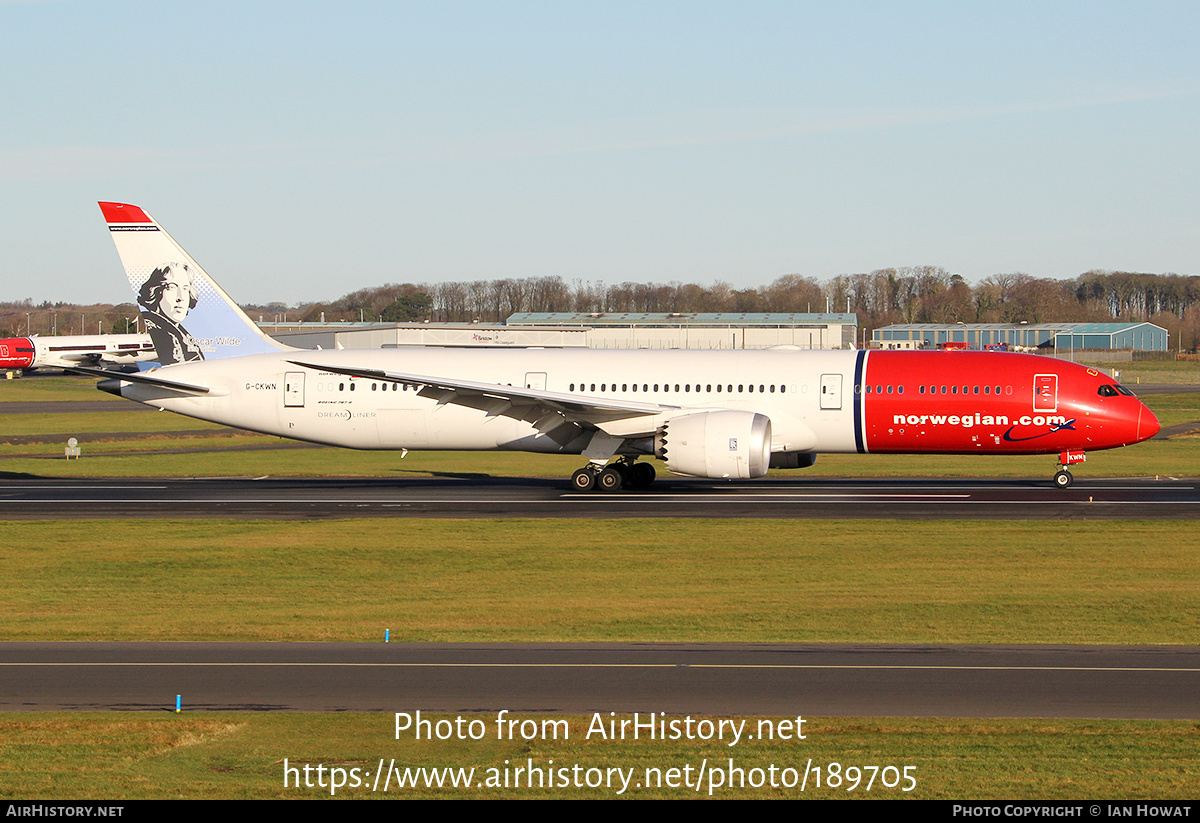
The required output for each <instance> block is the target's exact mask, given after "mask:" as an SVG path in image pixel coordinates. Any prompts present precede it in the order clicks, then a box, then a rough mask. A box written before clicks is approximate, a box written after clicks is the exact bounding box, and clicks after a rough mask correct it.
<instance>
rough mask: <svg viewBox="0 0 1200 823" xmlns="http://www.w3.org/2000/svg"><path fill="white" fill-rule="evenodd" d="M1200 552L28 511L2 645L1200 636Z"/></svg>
mask: <svg viewBox="0 0 1200 823" xmlns="http://www.w3.org/2000/svg"><path fill="white" fill-rule="evenodd" d="M97 535H105V536H109V537H106V538H99V539H98V538H97ZM1198 552H1200V528H1198V527H1196V526H1195V525H1193V524H1186V523H1185V524H1181V523H1178V522H1146V523H1136V522H1134V523H1126V522H1119V521H1118V522H1113V521H1102V522H1074V523H1055V522H1049V523H1047V522H1037V523H1010V524H997V523H994V522H988V521H949V522H906V523H905V525H904V528H903V529H897V528H896V526H895V524H894V523H890V522H887V521H872V520H865V521H857V520H856V521H823V522H822V523H821V524H820V527H819V528H813V527H811V526H809V525H807V524H805V523H804V522H803V521H774V520H727V519H722V520H620V521H605V522H604V523H603V525H602V526H599V527H598V526H597V525H596V521H572V520H528V521H526V520H519V519H512V520H500V521H489V520H463V521H454V520H422V519H405V520H390V519H389V520H347V521H332V522H312V521H285V522H280V521H273V522H255V521H249V522H248V521H216V520H212V521H205V526H204V527H203V528H197V525H196V522H195V521H190V520H189V521H162V520H145V521H138V520H129V521H122V520H115V521H104V522H103V523H99V522H97V523H90V522H87V521H71V522H49V523H46V522H42V523H39V522H24V521H22V522H9V523H0V564H2V565H3V566H4V567H5V568H7V569H9V570H11V571H12V572H15V573H19V579H20V580H21V585H20V586H14V587H11V588H10V589H9V590H8V591H7V593H6V596H5V597H4V598H3V599H2V600H0V639H2V640H354V641H375V640H378V639H380V638H381V637H383V633H384V631H385V630H387V629H390V630H391V633H392V638H393V639H394V640H413V641H519V642H529V641H587V642H590V641H596V642H600V641H664V642H692V641H695V642H723V641H729V642H746V643H767V642H813V643H819V642H863V643H1118V644H1121V643H1134V644H1195V643H1200V566H1198V565H1197V564H1196V562H1195V559H1196V556H1197V553H1198ZM115 603H120V604H121V605H120V608H114V605H113V604H115Z"/></svg>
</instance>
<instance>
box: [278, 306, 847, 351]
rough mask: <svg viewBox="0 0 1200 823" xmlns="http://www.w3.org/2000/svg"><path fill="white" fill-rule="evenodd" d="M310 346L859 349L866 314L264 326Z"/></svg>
mask: <svg viewBox="0 0 1200 823" xmlns="http://www.w3.org/2000/svg"><path fill="white" fill-rule="evenodd" d="M259 326H260V327H261V328H262V329H263V331H265V332H266V333H267V334H270V335H271V336H272V337H274V338H275V339H277V340H279V341H280V342H281V343H286V344H288V345H290V346H297V347H299V348H304V349H315V348H318V347H320V348H322V349H336V348H339V347H341V348H345V349H377V348H385V349H386V348H408V347H415V346H442V347H463V348H472V347H476V346H499V347H505V348H523V347H524V348H528V347H534V346H542V347H546V348H593V349H766V348H770V347H772V346H795V347H797V348H800V349H851V348H854V344H855V340H856V337H857V335H858V317H857V315H855V314H837V313H738V312H712V313H669V312H657V313H655V312H596V313H587V312H583V313H573V312H528V313H522V314H514V315H512V316H510V317H509V318H508V319H507V320H506V321H505V322H504V323H501V324H497V323H278V324H275V323H260V324H259Z"/></svg>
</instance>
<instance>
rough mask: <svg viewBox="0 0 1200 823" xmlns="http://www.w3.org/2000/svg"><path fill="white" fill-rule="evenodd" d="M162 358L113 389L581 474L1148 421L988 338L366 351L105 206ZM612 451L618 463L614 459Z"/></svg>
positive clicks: (175, 407)
mask: <svg viewBox="0 0 1200 823" xmlns="http://www.w3.org/2000/svg"><path fill="white" fill-rule="evenodd" d="M100 206H101V209H102V210H103V212H104V216H105V218H106V220H107V221H108V225H109V229H110V231H111V233H112V237H113V240H114V241H115V242H116V244H117V250H118V252H119V253H120V255H121V260H122V262H123V263H124V265H125V270H126V273H127V274H128V277H129V281H130V285H131V286H132V287H133V290H134V293H135V295H137V300H138V302H139V303H140V304H141V306H142V309H143V312H144V318H145V321H146V324H147V327H148V328H149V330H150V334H151V336H152V337H153V339H154V343H155V346H156V347H157V349H158V360H159V362H160V363H162V364H163V367H162V368H159V369H156V370H153V371H150V372H143V373H140V374H137V375H120V374H109V373H107V372H104V371H103V370H98V369H80V371H88V372H89V373H92V374H99V375H101V376H105V377H109V378H110V379H106V380H104V381H103V382H101V383H100V388H102V389H104V390H105V391H109V392H112V393H113V394H118V395H120V396H122V397H127V398H129V399H131V400H136V401H138V402H141V403H145V404H147V405H151V406H155V407H157V408H162V409H168V410H170V411H174V412H178V413H180V414H185V415H189V416H191V417H196V418H200V419H202V420H211V421H215V422H218V423H223V424H226V425H230V426H238V427H240V428H244V429H251V430H254V431H259V432H263V433H267V434H272V435H279V436H282V437H289V438H293V439H297V440H306V441H309V442H313V443H323V444H328V445H333V446H344V447H348V448H355V449H455V450H514V451H528V452H545V453H556V454H579V455H582V456H583V457H585V458H587V460H588V464H587V465H586V466H584V467H583V468H581V469H579V470H578V471H576V472H575V474H574V475H573V476H572V484H573V486H574V487H575V488H576V489H578V490H580V491H587V490H591V489H593V488H597V489H600V490H604V491H615V490H618V489H621V488H622V487H634V488H637V487H644V486H647V485H649V484H650V483H651V482H652V481H653V479H654V477H655V470H654V468H653V466H652V464H651V463H649V462H646V461H642V462H638V458H639V457H642V456H647V457H654V458H658V459H660V460H664V461H665V462H666V467H667V469H669V470H670V471H672V472H675V473H677V474H684V475H692V476H698V477H712V478H749V477H760V476H762V475H764V474H766V473H767V470H768V468H770V467H772V466H774V467H785V468H797V467H803V466H808V465H811V464H812V463H813V461H814V460H815V459H816V455H817V454H819V453H834V452H859V453H881V454H1055V455H1058V460H1059V471H1058V473H1057V474H1056V475H1055V483H1056V484H1057V485H1059V486H1064V487H1065V486H1067V485H1070V483H1071V474H1070V472H1069V471H1068V470H1067V468H1066V467H1067V466H1068V465H1070V464H1071V463H1075V462H1078V461H1080V460H1082V459H1083V457H1084V455H1085V453H1086V452H1088V451H1095V450H1098V449H1112V448H1116V447H1118V446H1126V445H1129V444H1131V443H1137V442H1138V441H1141V440H1145V439H1147V438H1149V437H1151V436H1153V435H1154V434H1155V433H1156V432H1157V431H1158V430H1159V424H1158V420H1156V419H1155V417H1154V415H1153V414H1152V413H1151V412H1150V410H1149V409H1147V408H1146V407H1145V406H1144V405H1143V404H1142V403H1141V402H1139V401H1138V399H1137V398H1136V397H1134V396H1133V395H1132V393H1130V392H1129V391H1128V390H1127V389H1125V388H1124V387H1122V386H1120V385H1118V384H1117V383H1115V382H1114V381H1113V380H1111V379H1110V378H1109V377H1107V376H1105V375H1103V374H1101V373H1099V372H1097V371H1095V370H1094V369H1087V368H1084V367H1082V366H1078V365H1075V364H1073V363H1067V362H1064V361H1060V360H1056V359H1051V358H1047V357H1040V356H1035V355H1020V354H1007V353H998V352H913V351H876V352H867V351H799V350H764V351H745V350H743V351H644V350H639V351H607V350H605V351H602V350H586V349H585V350H567V349H559V350H551V349H521V350H510V349H505V350H470V351H463V350H459V349H403V350H398V349H388V350H383V349H372V350H342V351H307V350H305V351H300V350H295V349H289V348H288V347H286V346H283V345H281V344H279V343H277V342H276V341H274V340H272V339H271V338H270V337H267V336H266V335H265V334H263V333H262V332H261V331H260V330H259V329H258V327H257V326H255V325H254V324H253V323H252V322H251V321H250V319H249V318H247V317H246V316H245V314H244V313H243V312H242V311H241V309H239V308H238V306H237V304H236V303H234V302H233V300H231V299H230V298H229V297H228V296H227V295H226V294H225V292H224V291H223V290H222V289H221V288H220V287H219V286H218V285H217V284H216V283H214V282H213V281H212V279H211V278H209V277H208V275H207V274H206V273H205V272H204V270H203V269H201V268H200V267H199V266H198V265H197V264H196V263H195V261H194V260H192V258H191V257H190V256H188V254H187V253H186V252H185V251H183V249H182V248H181V247H180V246H179V245H178V244H177V243H175V241H174V240H173V239H172V238H171V237H170V236H169V235H168V234H167V233H166V232H165V231H163V230H162V228H161V227H160V226H159V225H158V223H156V222H155V221H154V220H153V219H152V218H151V217H150V216H149V215H147V214H146V213H145V212H144V211H143V210H142V209H140V208H138V207H136V206H129V205H123V204H118V203H101V204H100ZM614 458H615V460H614Z"/></svg>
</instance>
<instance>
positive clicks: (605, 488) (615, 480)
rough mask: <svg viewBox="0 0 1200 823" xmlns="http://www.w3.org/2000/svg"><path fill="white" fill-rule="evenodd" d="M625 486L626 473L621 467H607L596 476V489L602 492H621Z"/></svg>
mask: <svg viewBox="0 0 1200 823" xmlns="http://www.w3.org/2000/svg"><path fill="white" fill-rule="evenodd" d="M624 486H625V472H623V471H622V470H621V467H620V466H606V467H605V468H603V469H602V470H601V471H600V473H599V474H598V475H596V488H597V489H599V490H600V491H602V492H619V491H620V490H621V489H622V488H623V487H624Z"/></svg>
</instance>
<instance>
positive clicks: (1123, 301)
mask: <svg viewBox="0 0 1200 823" xmlns="http://www.w3.org/2000/svg"><path fill="white" fill-rule="evenodd" d="M243 308H245V309H246V311H247V313H248V314H249V315H250V316H251V317H252V318H253V319H255V320H258V319H259V318H262V319H263V320H267V321H271V320H284V321H293V322H294V321H297V320H301V321H303V322H318V321H320V320H321V319H324V320H325V321H327V322H337V321H343V320H344V321H357V320H359V319H363V320H376V321H378V320H385V321H399V322H403V321H415V322H420V321H425V320H428V321H433V322H455V323H471V322H481V323H497V322H502V321H504V320H505V319H506V318H507V317H509V316H510V315H512V314H517V313H521V312H579V313H588V314H591V313H608V312H679V313H690V312H733V313H748V312H785V313H798V312H824V311H826V310H829V311H833V312H844V311H850V312H852V313H855V314H857V316H858V322H859V326H860V328H861V329H864V330H866V333H867V336H868V337H869V336H870V334H871V332H872V331H873V330H874V329H877V328H879V327H881V326H887V325H891V324H894V323H943V324H952V323H958V322H962V323H1022V322H1025V323H1046V322H1111V321H1123V322H1130V321H1133V322H1140V321H1149V322H1151V323H1156V324H1158V325H1160V326H1162V327H1164V328H1166V329H1167V330H1168V331H1169V332H1170V335H1171V337H1170V340H1171V347H1172V348H1179V349H1182V350H1185V351H1195V350H1196V348H1197V345H1198V344H1200V276H1186V275H1178V274H1145V273H1137V272H1119V271H1099V270H1095V271H1089V272H1086V273H1084V274H1081V275H1080V276H1078V277H1076V278H1074V279H1070V280H1053V279H1049V278H1036V277H1031V276H1030V275H1028V274H1022V273H1019V272H1018V273H1012V274H994V275H991V276H990V277H986V278H984V279H983V280H981V281H980V282H979V283H977V284H975V285H974V286H972V285H971V284H969V283H967V282H966V280H965V279H963V278H962V277H961V276H960V275H957V274H951V273H950V272H948V271H947V270H946V269H943V268H940V267H936V266H915V267H906V268H888V269H878V270H876V271H873V272H869V273H860V274H845V275H839V276H838V277H834V278H831V279H829V280H825V281H820V280H817V279H815V278H812V277H805V276H803V275H799V274H788V275H784V276H783V277H780V278H778V279H776V280H775V281H774V282H772V283H770V284H769V285H766V286H758V287H750V288H734V287H732V286H731V285H730V284H729V283H726V282H723V281H717V282H715V283H713V284H712V285H709V286H704V285H700V284H697V283H681V282H671V283H632V282H623V283H603V282H597V281H582V280H574V281H571V282H567V281H566V280H564V279H563V278H561V277H557V276H549V277H528V278H503V279H494V280H473V281H460V282H449V283H401V284H396V283H387V284H384V285H381V286H375V287H370V288H364V289H359V290H357V291H353V292H350V293H349V294H346V295H344V296H342V297H340V298H338V299H337V300H333V301H330V302H327V303H325V302H313V303H300V304H295V305H287V304H285V303H280V302H275V303H268V304H265V305H247V306H244V307H243ZM135 316H136V307H134V306H133V305H132V304H131V303H124V304H120V305H117V306H111V305H95V306H76V305H72V304H66V303H57V304H53V305H52V304H50V303H43V304H41V305H39V306H34V305H33V304H32V301H29V300H25V301H18V302H12V303H0V336H14V335H16V334H24V333H25V329H26V327H27V326H28V327H29V328H30V330H31V331H33V332H36V333H41V334H49V333H50V331H51V330H52V329H53V328H57V330H58V333H59V334H80V333H81V330H82V332H86V333H89V334H91V333H95V331H97V330H98V329H100V330H103V331H110V332H124V331H125V329H126V327H127V325H129V321H130V319H131V318H133V317H135Z"/></svg>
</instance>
